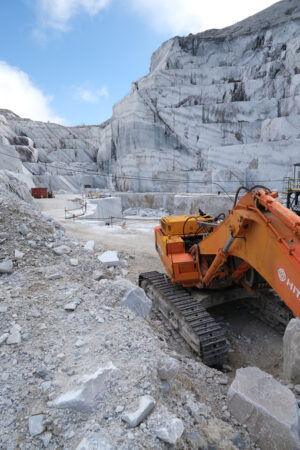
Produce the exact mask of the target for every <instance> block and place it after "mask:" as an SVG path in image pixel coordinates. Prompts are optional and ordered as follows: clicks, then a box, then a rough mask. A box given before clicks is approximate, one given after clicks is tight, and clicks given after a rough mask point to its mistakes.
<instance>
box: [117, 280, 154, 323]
mask: <svg viewBox="0 0 300 450" xmlns="http://www.w3.org/2000/svg"><path fill="white" fill-rule="evenodd" d="M118 306H126V307H127V308H129V309H130V310H131V311H133V312H134V313H135V314H136V315H137V316H140V317H147V316H148V314H149V313H150V311H151V308H152V301H151V300H150V299H149V298H148V297H147V295H146V294H145V291H144V290H143V289H141V288H140V287H138V286H136V287H134V288H133V289H131V290H130V291H129V292H126V293H125V295H124V297H123V298H122V299H121V300H120V301H119V303H118Z"/></svg>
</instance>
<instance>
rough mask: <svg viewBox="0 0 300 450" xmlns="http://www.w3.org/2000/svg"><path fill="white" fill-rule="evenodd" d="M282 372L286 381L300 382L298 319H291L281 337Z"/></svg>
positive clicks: (299, 325)
mask: <svg viewBox="0 0 300 450" xmlns="http://www.w3.org/2000/svg"><path fill="white" fill-rule="evenodd" d="M283 373H284V377H285V379H286V380H287V381H291V382H292V383H294V384H300V320H299V319H292V320H291V321H290V322H289V324H288V326H287V328H286V330H285V333H284V337H283Z"/></svg>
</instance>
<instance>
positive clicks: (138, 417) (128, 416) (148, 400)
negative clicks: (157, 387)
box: [122, 395, 155, 428]
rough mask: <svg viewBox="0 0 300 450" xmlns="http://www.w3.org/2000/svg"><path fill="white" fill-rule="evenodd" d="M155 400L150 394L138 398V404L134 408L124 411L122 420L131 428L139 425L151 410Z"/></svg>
mask: <svg viewBox="0 0 300 450" xmlns="http://www.w3.org/2000/svg"><path fill="white" fill-rule="evenodd" d="M154 406H155V400H154V398H153V397H151V395H144V396H143V397H141V398H140V399H139V406H138V408H137V409H135V410H131V411H125V413H124V414H123V416H122V420H124V422H127V423H128V425H129V426H130V427H131V428H134V427H136V426H137V425H139V424H140V423H141V422H142V421H143V420H144V419H145V418H146V417H147V416H148V415H149V414H150V413H151V411H152V409H153V408H154Z"/></svg>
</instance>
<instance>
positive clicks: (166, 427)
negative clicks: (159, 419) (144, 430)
mask: <svg viewBox="0 0 300 450" xmlns="http://www.w3.org/2000/svg"><path fill="white" fill-rule="evenodd" d="M183 432H184V425H183V422H182V420H180V419H177V417H173V418H171V419H170V420H168V421H165V423H164V424H163V425H162V426H161V427H160V428H159V429H158V430H156V436H157V437H158V438H159V439H161V440H162V441H164V442H167V443H168V444H172V445H174V444H175V443H176V441H177V440H178V439H179V438H180V437H181V435H182V433H183Z"/></svg>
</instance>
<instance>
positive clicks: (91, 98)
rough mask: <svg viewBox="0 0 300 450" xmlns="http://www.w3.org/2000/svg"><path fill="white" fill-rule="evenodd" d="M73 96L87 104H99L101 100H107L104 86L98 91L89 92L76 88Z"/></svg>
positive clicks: (107, 95) (87, 89) (85, 89)
mask: <svg viewBox="0 0 300 450" xmlns="http://www.w3.org/2000/svg"><path fill="white" fill-rule="evenodd" d="M74 96H75V98H77V99H79V100H83V101H84V102H87V103H94V104H96V103H99V101H100V100H101V98H108V97H109V93H108V89H107V87H106V86H102V87H101V88H100V89H96V90H91V89H89V88H87V87H82V86H78V87H75V88H74Z"/></svg>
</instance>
